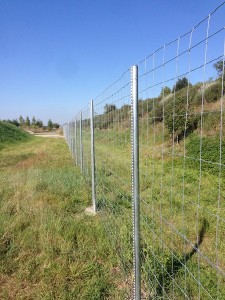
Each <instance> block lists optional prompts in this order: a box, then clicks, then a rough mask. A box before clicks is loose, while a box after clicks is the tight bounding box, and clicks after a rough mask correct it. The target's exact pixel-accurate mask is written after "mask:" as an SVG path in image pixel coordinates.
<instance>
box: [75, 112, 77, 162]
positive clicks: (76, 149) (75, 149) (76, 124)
mask: <svg viewBox="0 0 225 300" xmlns="http://www.w3.org/2000/svg"><path fill="white" fill-rule="evenodd" d="M74 160H75V163H76V165H77V119H76V118H75V119H74Z"/></svg>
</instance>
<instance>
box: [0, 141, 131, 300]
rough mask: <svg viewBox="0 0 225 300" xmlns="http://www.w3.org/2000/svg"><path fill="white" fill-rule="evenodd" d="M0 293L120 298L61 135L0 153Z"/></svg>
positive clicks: (108, 251) (108, 252) (97, 223)
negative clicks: (85, 209)
mask: <svg viewBox="0 0 225 300" xmlns="http://www.w3.org/2000/svg"><path fill="white" fill-rule="evenodd" d="M0 162H1V163H0V298H1V299H96V300H97V299H124V298H125V297H124V291H123V285H121V281H122V279H121V275H120V271H119V269H118V263H117V258H116V257H115V255H114V253H113V250H112V248H111V245H110V243H108V237H107V236H106V232H105V230H104V228H103V226H102V223H101V219H100V217H99V216H96V217H94V218H93V217H90V216H86V215H85V214H84V213H83V210H84V208H85V207H86V206H87V205H88V204H89V202H90V191H89V189H88V188H87V186H86V183H85V181H84V180H83V178H82V177H81V176H80V172H79V170H78V169H77V168H75V167H74V165H73V162H72V160H71V158H70V154H69V152H68V148H67V146H66V144H65V142H64V140H61V139H47V138H46V139H43V138H42V139H41V138H33V139H32V140H31V141H28V142H27V143H17V144H16V147H15V145H11V146H10V145H8V146H6V147H5V148H4V149H3V150H1V152H0Z"/></svg>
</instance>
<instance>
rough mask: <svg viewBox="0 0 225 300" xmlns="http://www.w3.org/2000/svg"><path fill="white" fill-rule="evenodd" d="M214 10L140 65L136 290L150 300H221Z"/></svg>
mask: <svg viewBox="0 0 225 300" xmlns="http://www.w3.org/2000/svg"><path fill="white" fill-rule="evenodd" d="M220 9H221V10H222V11H219V10H215V11H214V12H213V13H212V14H210V15H209V16H208V17H207V18H205V19H204V20H203V21H201V22H200V23H199V24H198V25H197V26H195V27H194V28H193V29H192V30H190V31H189V32H187V33H186V34H184V35H183V36H181V37H179V38H178V39H176V40H174V41H172V42H171V43H168V44H167V45H165V46H163V47H161V48H159V49H158V50H157V51H155V52H153V53H152V54H151V55H149V56H147V57H146V58H145V59H144V60H142V61H141V62H140V63H139V65H138V66H139V99H140V100H139V112H140V119H139V123H140V164H141V167H140V180H141V194H140V198H141V242H142V277H143V286H142V291H143V292H144V293H145V294H146V295H148V297H150V298H152V299H161V298H163V299H183V298H185V299H223V298H224V297H225V288H224V286H225V285H224V283H225V277H224V275H225V269H224V263H225V260H224V257H225V252H224V251H225V244H224V241H223V239H222V236H223V233H224V228H225V227H224V225H225V223H224V221H225V214H224V212H225V211H224V208H223V205H222V200H223V199H224V196H225V194H224V188H222V187H223V184H224V174H225V169H224V162H225V161H224V159H223V145H224V137H223V132H224V124H223V123H224V122H223V117H224V112H223V109H224V107H223V106H224V73H223V74H221V76H219V77H217V78H215V79H214V78H213V77H214V73H215V71H214V64H215V63H216V62H217V61H224V36H225V30H224V29H225V28H224V24H217V22H216V20H217V13H223V14H224V12H225V11H224V6H223V7H222V6H221V7H220ZM179 84H180V86H179ZM147 299H148V298H147Z"/></svg>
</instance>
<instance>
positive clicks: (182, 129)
mask: <svg viewBox="0 0 225 300" xmlns="http://www.w3.org/2000/svg"><path fill="white" fill-rule="evenodd" d="M175 87H176V85H175ZM167 89H169V88H168V87H165V89H164V90H165V91H167ZM167 92H168V91H167ZM163 94H164V92H163V90H162V92H161V94H160V95H159V96H158V97H155V98H149V99H145V100H142V99H140V100H139V117H140V118H143V119H145V120H146V122H148V123H149V124H153V123H154V124H157V123H162V122H164V125H165V129H166V133H167V135H168V138H173V139H176V141H180V140H182V139H183V138H185V137H187V136H188V135H189V134H190V133H192V132H193V131H195V130H200V128H201V130H202V132H203V133H204V134H206V135H209V134H213V129H214V128H217V129H218V126H220V124H221V99H222V98H223V97H224V90H223V89H222V79H221V78H218V79H216V80H215V81H210V82H206V83H204V84H203V83H197V84H195V85H192V84H190V83H189V84H187V85H186V86H184V87H181V88H180V89H176V88H174V89H173V90H172V91H171V90H170V91H169V93H166V94H164V95H163ZM129 118H130V105H124V106H122V107H121V108H116V107H115V105H110V104H107V106H106V107H105V112H104V113H103V114H102V115H99V116H96V117H95V126H96V127H97V128H99V129H107V128H111V127H113V126H114V125H116V124H117V123H118V122H121V120H123V121H124V122H126V123H127V122H128V119H129ZM223 126H224V125H223Z"/></svg>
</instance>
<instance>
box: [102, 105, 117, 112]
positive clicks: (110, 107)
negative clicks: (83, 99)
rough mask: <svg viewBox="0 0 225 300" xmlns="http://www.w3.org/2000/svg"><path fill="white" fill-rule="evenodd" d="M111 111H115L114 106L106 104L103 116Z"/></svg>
mask: <svg viewBox="0 0 225 300" xmlns="http://www.w3.org/2000/svg"><path fill="white" fill-rule="evenodd" d="M113 110H116V105H114V104H106V105H105V106H104V113H105V114H108V113H109V112H111V111H113Z"/></svg>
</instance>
